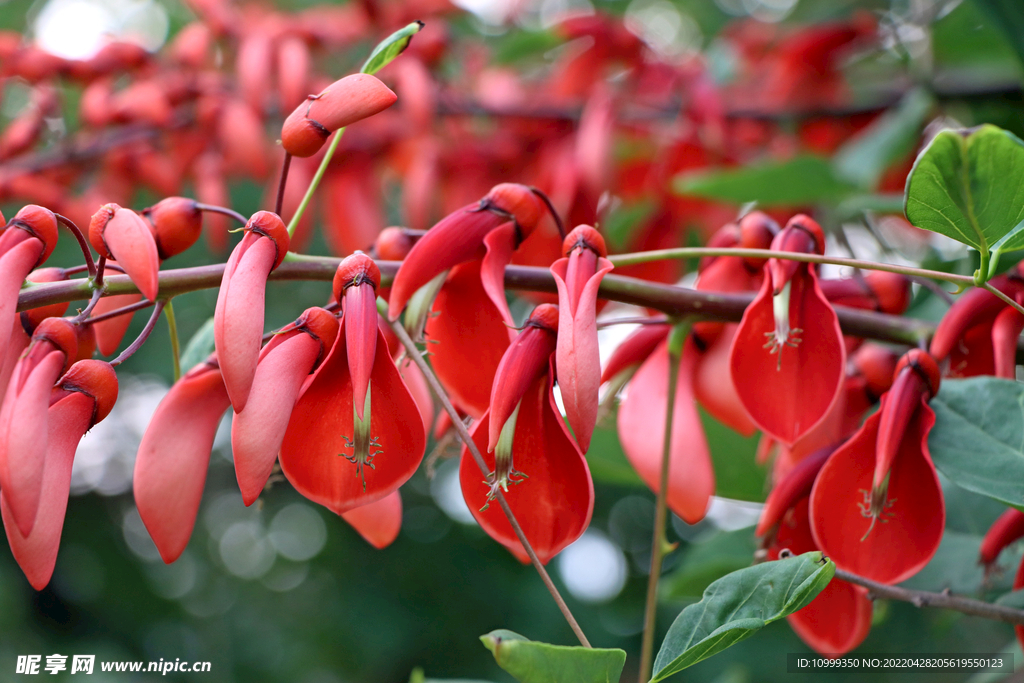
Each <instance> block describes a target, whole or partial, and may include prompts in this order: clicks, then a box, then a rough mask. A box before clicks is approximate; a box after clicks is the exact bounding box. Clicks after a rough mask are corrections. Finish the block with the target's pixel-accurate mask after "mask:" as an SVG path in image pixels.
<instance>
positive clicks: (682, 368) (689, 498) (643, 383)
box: [618, 337, 715, 524]
mask: <svg viewBox="0 0 1024 683" xmlns="http://www.w3.org/2000/svg"><path fill="white" fill-rule="evenodd" d="M698 357H699V352H698V351H697V347H696V345H695V343H694V340H693V338H692V337H690V338H688V339H687V340H686V343H685V345H684V346H683V351H682V357H681V359H680V363H679V374H678V375H677V381H676V395H675V404H674V409H673V412H672V442H671V445H670V451H669V459H670V465H669V475H668V507H669V509H670V510H672V512H674V513H676V514H677V515H679V516H680V517H681V518H682V519H683V520H685V521H686V522H687V523H688V524H696V523H697V522H699V521H700V520H702V519H703V518H704V515H705V514H706V512H707V509H708V504H709V503H710V502H711V496H712V494H714V492H715V472H714V469H713V468H712V466H711V453H710V451H709V449H708V443H707V440H706V439H705V437H704V426H703V424H702V423H701V421H700V414H699V413H698V412H697V403H696V401H695V399H694V393H693V377H694V369H695V367H696V364H697V361H698ZM668 373H669V351H668V340H667V339H666V340H664V341H662V342H661V343H660V344H659V345H658V346H657V348H656V349H655V350H654V351H653V352H652V353H651V355H650V356H649V357H648V358H647V360H645V361H644V363H643V365H641V366H640V369H639V370H637V372H636V374H635V375H633V379H632V380H631V381H630V383H629V387H628V389H627V393H626V397H625V398H624V399H623V401H622V404H621V405H620V406H619V415H618V427H619V440H620V441H621V443H622V450H623V451H625V453H626V457H627V458H628V459H629V462H630V464H631V465H633V468H634V469H635V470H636V471H637V474H639V475H640V478H641V479H643V480H644V483H645V484H647V486H648V487H649V488H650V489H651V490H652V491H655V492H657V491H658V490H659V489H660V488H661V486H660V479H661V461H662V452H663V450H664V441H665V422H666V413H667V411H668V384H669V383H668Z"/></svg>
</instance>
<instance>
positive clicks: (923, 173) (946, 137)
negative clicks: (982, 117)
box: [904, 125, 1024, 275]
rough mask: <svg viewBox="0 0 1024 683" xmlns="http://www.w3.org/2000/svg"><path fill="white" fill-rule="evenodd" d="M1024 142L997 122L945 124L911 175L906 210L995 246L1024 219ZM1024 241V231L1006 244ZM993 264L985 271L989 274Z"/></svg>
mask: <svg viewBox="0 0 1024 683" xmlns="http://www.w3.org/2000/svg"><path fill="white" fill-rule="evenodd" d="M1021 178H1024V142H1022V141H1021V140H1020V139H1019V138H1018V137H1017V136H1015V135H1013V134H1012V133H1009V132H1007V131H1005V130H1003V129H1001V128H997V127H996V126H992V125H984V126H979V127H978V128H975V129H971V130H959V131H954V130H944V131H942V132H940V133H939V134H938V135H936V136H935V138H934V139H933V140H932V141H931V143H930V144H929V145H928V146H927V147H926V148H925V149H924V151H922V152H921V154H920V155H919V156H918V157H917V161H915V162H914V168H913V169H912V170H911V172H910V175H909V176H908V177H907V189H906V195H905V200H904V201H905V211H906V214H907V218H908V219H909V220H910V222H911V223H913V224H914V225H916V226H917V227H919V228H924V229H925V230H931V231H932V232H937V233H939V234H941V235H945V236H946V237H949V238H951V239H954V240H956V241H957V242H960V243H962V244H966V245H968V246H971V247H974V248H975V249H977V250H978V251H979V252H981V254H982V264H987V262H988V255H989V250H990V249H991V248H992V246H993V245H995V244H996V243H997V242H998V241H999V240H1000V238H1002V237H1003V236H1004V235H1006V234H1007V233H1008V232H1010V231H1011V230H1013V228H1014V227H1015V226H1016V225H1017V224H1018V223H1020V222H1021V220H1022V219H1024V187H1022V186H1021V183H1020V179H1021ZM1022 247H1024V234H1021V235H1019V236H1018V237H1015V238H1014V239H1011V240H1009V242H1008V243H1004V244H1003V245H1002V247H1001V248H1002V250H1003V251H1011V250H1013V249H1020V248H1022ZM987 272H988V271H987V270H986V271H985V273H984V274H985V275H987Z"/></svg>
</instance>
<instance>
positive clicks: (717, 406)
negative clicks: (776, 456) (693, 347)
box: [693, 262, 757, 436]
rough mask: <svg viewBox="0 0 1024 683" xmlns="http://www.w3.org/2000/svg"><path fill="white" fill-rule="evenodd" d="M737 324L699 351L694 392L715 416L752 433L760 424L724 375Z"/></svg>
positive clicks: (728, 326) (727, 326)
mask: <svg viewBox="0 0 1024 683" xmlns="http://www.w3.org/2000/svg"><path fill="white" fill-rule="evenodd" d="M716 263H717V262H716ZM737 327H739V325H736V324H731V323H730V324H726V325H724V326H723V327H722V331H721V334H720V336H719V337H718V338H717V339H715V341H713V342H711V344H710V345H708V347H707V348H706V349H705V350H704V351H703V352H702V353H701V354H700V358H699V359H698V360H697V367H696V368H695V369H694V375H693V393H694V395H695V396H696V397H697V402H698V403H700V404H701V405H702V406H704V410H706V411H708V412H709V413H710V414H711V416H712V417H714V418H715V419H716V420H718V421H719V422H721V423H722V424H724V425H725V426H726V427H729V429H732V430H733V431H736V432H739V433H740V434H742V435H743V436H750V435H751V434H753V433H754V432H755V431H756V430H757V426H756V425H755V424H754V422H753V421H752V420H751V419H750V415H749V414H748V413H747V409H746V408H744V407H743V402H742V401H740V397H739V395H738V394H737V393H736V385H735V384H733V383H732V382H729V381H722V378H723V377H728V376H729V358H730V355H731V351H732V340H733V337H734V336H735V335H736V328H737ZM695 334H696V330H695ZM701 338H702V339H703V337H701Z"/></svg>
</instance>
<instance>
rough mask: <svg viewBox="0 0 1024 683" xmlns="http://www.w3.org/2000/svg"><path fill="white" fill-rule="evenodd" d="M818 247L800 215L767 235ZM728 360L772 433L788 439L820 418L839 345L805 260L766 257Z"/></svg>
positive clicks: (749, 404) (819, 239) (841, 361)
mask: <svg viewBox="0 0 1024 683" xmlns="http://www.w3.org/2000/svg"><path fill="white" fill-rule="evenodd" d="M824 247H825V239H824V234H823V233H822V231H821V227H820V226H819V225H818V224H817V223H815V222H814V221H813V220H811V219H810V218H808V217H807V216H803V215H800V216H794V217H793V218H792V219H790V221H789V223H787V224H786V227H785V229H783V230H782V232H780V233H779V234H778V235H777V236H776V237H775V239H774V240H773V241H772V249H773V250H775V251H795V252H801V253H823V252H824ZM766 339H767V341H765V340H766ZM729 366H730V372H731V374H732V381H733V383H734V384H735V386H736V392H737V394H738V395H739V398H740V400H741V401H742V402H743V406H744V407H745V408H746V409H747V412H748V413H749V414H750V417H751V419H752V420H753V421H754V423H755V424H756V425H757V426H759V427H760V428H761V429H762V430H763V431H764V432H766V433H768V434H770V435H771V436H773V437H774V438H776V439H777V440H779V441H781V442H783V443H785V444H792V443H794V442H796V441H797V440H799V439H800V437H801V436H803V435H804V434H806V433H807V432H809V431H810V430H811V429H813V428H814V427H815V426H816V425H817V424H818V423H819V422H820V421H821V420H822V419H823V418H824V417H825V415H826V414H827V413H828V411H829V409H830V408H831V406H832V403H833V402H834V401H835V400H836V398H837V397H838V396H839V390H840V388H841V386H842V379H843V372H844V369H845V366H846V350H845V347H844V345H843V338H842V333H841V332H840V329H839V320H838V318H837V317H836V313H835V311H834V310H832V306H831V305H829V303H828V301H827V300H826V299H825V297H824V295H823V294H822V292H821V289H820V288H819V287H818V276H817V273H816V272H815V268H814V266H813V265H812V264H808V263H800V262H798V261H787V260H782V259H774V258H773V259H769V261H768V263H767V265H765V279H764V284H763V285H762V287H761V291H760V292H759V293H758V295H757V297H756V298H755V299H754V301H753V302H752V303H751V304H750V306H748V307H747V310H746V311H745V312H744V313H743V319H742V320H741V321H740V326H739V328H738V329H737V330H736V336H735V338H734V339H733V344H732V351H731V358H730V363H729Z"/></svg>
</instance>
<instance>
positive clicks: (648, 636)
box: [640, 319, 692, 683]
mask: <svg viewBox="0 0 1024 683" xmlns="http://www.w3.org/2000/svg"><path fill="white" fill-rule="evenodd" d="M691 326H692V321H691V320H689V319H686V320H683V321H682V322H679V323H677V324H676V326H675V327H673V328H672V333H671V334H670V335H669V340H668V400H667V401H666V402H665V437H664V439H663V440H662V445H661V474H660V476H659V478H658V496H657V500H656V502H655V504H654V539H653V540H652V542H651V574H650V577H649V578H648V580H647V604H646V607H645V609H644V636H643V642H642V644H641V646H640V683H645V681H648V680H650V678H651V664H652V662H653V660H654V631H655V628H656V627H657V623H656V621H657V619H656V617H657V613H658V580H659V579H660V578H661V563H662V560H663V559H664V556H665V546H666V545H667V543H668V541H667V540H666V539H665V519H666V517H667V516H668V515H667V513H668V473H669V465H670V464H671V462H672V422H673V419H672V418H673V417H674V416H675V410H676V387H677V385H678V384H679V364H680V359H681V357H682V353H683V344H684V343H685V341H686V336H687V335H688V334H689V333H690V327H691Z"/></svg>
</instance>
